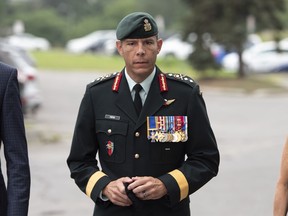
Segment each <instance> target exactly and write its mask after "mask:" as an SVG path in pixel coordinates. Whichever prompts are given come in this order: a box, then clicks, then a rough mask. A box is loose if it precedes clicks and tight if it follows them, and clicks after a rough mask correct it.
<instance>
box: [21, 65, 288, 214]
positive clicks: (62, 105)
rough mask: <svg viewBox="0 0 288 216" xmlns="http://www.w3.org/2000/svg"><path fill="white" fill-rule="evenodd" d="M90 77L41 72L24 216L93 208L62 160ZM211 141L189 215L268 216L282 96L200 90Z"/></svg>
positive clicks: (30, 128) (280, 138) (282, 132)
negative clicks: (206, 175)
mask: <svg viewBox="0 0 288 216" xmlns="http://www.w3.org/2000/svg"><path fill="white" fill-rule="evenodd" d="M101 74H102V73H97V72H91V73H89V72H85V73H81V72H71V73H68V72H55V71H41V72H40V74H39V86H40V88H41V94H42V97H43V106H42V108H41V109H40V110H39V113H38V114H37V115H36V116H28V117H27V118H26V119H25V121H26V130H27V138H28V142H29V154H30V165H31V173H32V188H31V200H30V213H29V215H30V216H48V215H49V216H50V215H51V216H58V215H61V216H66V215H67V216H68V215H69V216H83V215H91V214H92V211H93V202H92V201H91V200H89V199H88V198H87V197H86V196H85V195H84V194H83V193H82V192H81V191H80V190H79V189H78V188H77V187H76V185H75V184H74V182H73V180H72V179H71V178H70V177H69V170H68V167H67V165H66V158H67V156H68V153H69V148H70V142H71V136H72V133H73V127H74V124H75V119H76V116H77V111H78V107H79V104H80V100H81V98H82V95H83V94H84V90H85V85H86V84H87V83H89V82H90V81H92V80H93V79H95V78H96V77H98V76H99V75H101ZM203 92H204V99H205V101H206V105H207V109H208V113H209V116H210V121H211V124H212V127H213V128H214V132H215V135H216V138H217V141H218V145H219V149H220V153H221V164H220V172H219V175H218V176H217V177H216V178H214V179H212V180H211V182H209V183H208V184H207V185H205V186H204V187H203V188H202V189H200V190H199V191H197V192H196V193H195V194H192V195H191V196H190V197H191V212H192V215H193V216H197V215H198V216H208V215H214V216H226V215H227V216H228V215H233V216H256V215H261V216H265V215H267V216H268V215H271V214H272V205H273V196H274V188H275V183H276V179H277V176H278V170H279V163H280V156H281V150H282V146H283V144H284V141H285V137H286V136H287V135H288V132H287V122H288V115H287V107H288V92H287V93H283V94H277V95H271V94H269V93H263V92H262V93H260V92H259V93H254V94H244V93H241V92H230V91H222V90H219V89H217V90H215V89H212V88H209V87H204V88H203Z"/></svg>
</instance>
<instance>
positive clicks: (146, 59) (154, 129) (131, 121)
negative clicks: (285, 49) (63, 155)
mask: <svg viewBox="0 0 288 216" xmlns="http://www.w3.org/2000/svg"><path fill="white" fill-rule="evenodd" d="M116 36H117V39H118V40H117V42H116V46H117V49H118V52H119V54H120V55H121V56H122V57H123V59H124V61H125V68H124V69H123V70H122V71H121V72H117V73H114V74H111V75H107V76H104V77H100V78H98V79H97V80H95V81H94V82H92V83H90V84H88V85H87V88H86V92H85V95H84V97H83V99H82V102H81V105H80V109H79V113H78V118H77V122H76V126H75V131H74V136H73V141H72V146H71V152H70V155H69V157H68V159H67V163H68V166H69V168H70V171H71V177H72V178H73V179H74V180H75V182H76V184H77V185H78V187H79V188H80V189H81V190H82V191H83V192H84V193H86V194H87V196H89V197H90V198H91V199H92V200H93V201H94V202H95V209H94V215H97V216H112V215H113V216H114V215H118V216H132V215H137V216H138V215H144V216H148V215H149V216H154V215H165V216H189V215H190V208H189V195H190V194H192V193H194V192H195V191H196V190H198V189H199V188H201V187H202V186H203V185H204V184H206V183H207V182H208V181H209V180H210V179H211V178H212V177H214V176H216V175H217V173H218V166H219V152H218V148H217V144H216V140H215V137H214V134H213V131H212V129H211V126H210V123H209V119H208V115H207V112H206V107H205V103H204V101H203V98H202V95H201V93H200V91H199V86H198V85H197V84H196V83H195V82H194V81H193V80H192V79H191V78H189V77H187V76H183V75H179V74H165V73H163V72H161V70H160V69H159V68H158V67H157V66H156V65H155V62H156V58H157V55H158V53H159V52H160V50H161V46H162V40H161V39H159V38H158V28H157V25H156V22H155V20H154V19H153V17H152V16H151V15H149V14H147V13H143V12H136V13H132V14H129V15H127V16H126V17H124V18H123V19H122V20H121V21H120V23H119V24H118V26H117V30H116ZM139 84H140V85H139ZM97 154H98V156H99V160H98V159H97V158H96V155H97ZM98 162H99V163H98ZM100 165H101V168H100Z"/></svg>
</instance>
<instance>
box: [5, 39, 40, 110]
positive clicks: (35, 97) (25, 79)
mask: <svg viewBox="0 0 288 216" xmlns="http://www.w3.org/2000/svg"><path fill="white" fill-rule="evenodd" d="M29 58H30V57H29V55H28V53H27V51H25V50H20V48H18V47H14V46H11V45H7V43H2V42H1V43H0V61H1V62H3V63H6V64H8V65H11V66H13V67H15V68H17V70H18V81H19V89H20V97H21V102H22V109H23V113H24V114H28V113H31V114H35V113H36V112H37V111H38V109H39V107H40V106H41V104H42V98H41V96H40V91H39V88H38V76H37V75H38V71H37V69H36V67H35V65H34V64H35V63H34V61H33V59H29Z"/></svg>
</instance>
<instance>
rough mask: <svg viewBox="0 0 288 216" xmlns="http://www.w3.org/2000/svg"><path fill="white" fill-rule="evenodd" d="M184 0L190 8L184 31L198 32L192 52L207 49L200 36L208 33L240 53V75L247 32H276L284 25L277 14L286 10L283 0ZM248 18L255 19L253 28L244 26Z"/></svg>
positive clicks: (240, 73) (205, 42)
mask: <svg viewBox="0 0 288 216" xmlns="http://www.w3.org/2000/svg"><path fill="white" fill-rule="evenodd" d="M183 1H184V2H185V3H186V4H187V7H188V8H189V10H190V13H189V16H187V18H186V21H185V28H186V33H187V34H188V33H190V32H195V33H196V34H197V35H198V40H197V41H196V48H197V49H196V52H195V55H197V52H199V53H202V52H203V49H209V46H207V40H204V39H203V35H207V33H209V34H210V35H211V38H212V40H213V41H215V42H218V43H220V44H223V45H225V47H227V48H228V49H231V48H233V49H234V50H236V52H237V53H238V54H239V60H240V68H239V76H240V77H242V76H244V70H243V62H242V58H241V57H242V52H243V49H244V47H243V45H244V43H245V41H246V39H247V35H248V34H249V33H252V32H255V31H259V30H263V29H265V28H269V29H274V30H275V31H276V32H277V31H280V30H282V29H283V27H284V25H283V20H281V18H280V14H281V13H282V12H284V11H285V1H284V0H273V1H271V0H241V1H239V0H214V1H207V0H206V1H205V0H204V1H202V0H183ZM249 19H250V21H251V19H252V20H253V19H255V20H256V24H257V25H256V27H255V29H254V28H253V25H252V26H249V25H247V21H248V20H249ZM208 42H209V41H208ZM201 49H202V50H201ZM195 55H194V56H195ZM190 60H191V63H192V64H193V61H195V59H194V58H191V59H190ZM196 60H197V59H196ZM207 66H209V64H207Z"/></svg>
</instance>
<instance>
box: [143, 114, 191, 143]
mask: <svg viewBox="0 0 288 216" xmlns="http://www.w3.org/2000/svg"><path fill="white" fill-rule="evenodd" d="M147 139H148V140H151V142H186V141H187V140H188V121H187V116H148V117H147Z"/></svg>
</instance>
